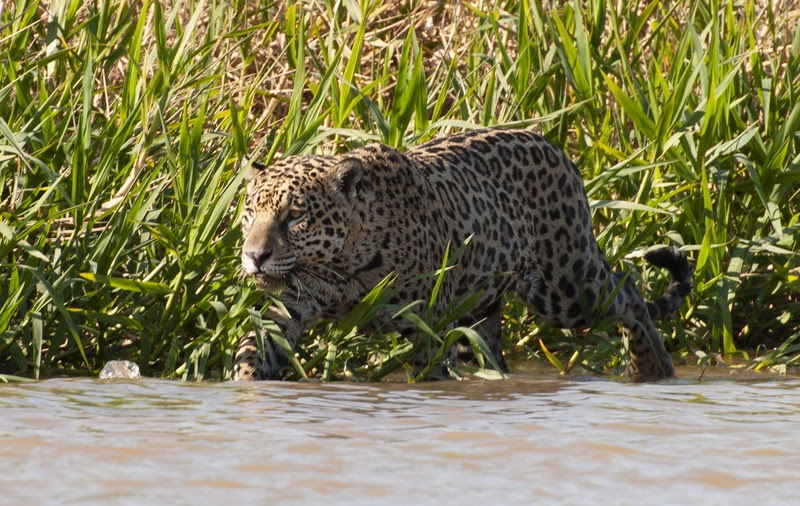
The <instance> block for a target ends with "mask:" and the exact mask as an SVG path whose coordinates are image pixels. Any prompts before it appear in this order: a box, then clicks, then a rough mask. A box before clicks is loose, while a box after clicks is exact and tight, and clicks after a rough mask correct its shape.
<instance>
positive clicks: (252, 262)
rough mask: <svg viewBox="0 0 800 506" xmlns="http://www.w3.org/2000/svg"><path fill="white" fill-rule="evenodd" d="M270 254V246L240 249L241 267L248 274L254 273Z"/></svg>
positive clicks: (262, 265)
mask: <svg viewBox="0 0 800 506" xmlns="http://www.w3.org/2000/svg"><path fill="white" fill-rule="evenodd" d="M271 256H272V248H269V247H264V248H258V249H246V250H243V251H242V267H243V268H244V271H245V272H246V273H248V274H256V273H258V272H260V271H261V270H262V268H263V267H264V264H265V263H266V262H267V260H269V258H270V257H271Z"/></svg>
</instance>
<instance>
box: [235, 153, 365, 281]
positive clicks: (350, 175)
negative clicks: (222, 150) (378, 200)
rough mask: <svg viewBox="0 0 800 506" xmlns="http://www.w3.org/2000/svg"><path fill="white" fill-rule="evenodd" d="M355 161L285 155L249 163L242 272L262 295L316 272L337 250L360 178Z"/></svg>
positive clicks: (352, 212) (352, 211) (342, 241)
mask: <svg viewBox="0 0 800 506" xmlns="http://www.w3.org/2000/svg"><path fill="white" fill-rule="evenodd" d="M363 168H364V167H363V165H362V163H361V162H360V161H359V160H357V159H355V158H323V157H315V156H290V157H287V158H286V159H284V160H281V161H279V162H276V163H275V164H273V165H271V166H263V165H260V164H253V165H252V166H251V168H250V170H249V172H248V174H247V176H246V180H247V199H246V201H245V208H244V212H243V213H242V233H243V234H244V246H243V247H242V269H243V270H244V272H245V273H246V274H248V275H251V276H253V277H254V278H255V279H256V282H257V283H258V285H259V286H260V287H261V288H262V289H264V290H265V291H270V292H274V291H278V290H280V289H281V288H283V287H285V286H287V285H290V286H291V285H292V281H293V280H296V279H297V278H298V276H301V277H304V276H303V275H304V274H308V273H309V272H311V273H313V272H314V271H319V270H320V269H319V266H325V265H326V264H329V263H330V262H331V260H332V259H333V258H334V257H336V255H337V254H338V253H339V252H340V251H341V250H342V248H343V247H344V245H345V241H346V240H347V237H348V235H349V233H350V229H351V222H352V220H353V219H354V217H355V215H356V213H355V205H354V204H355V197H356V186H357V184H358V181H359V180H360V178H361V175H362V173H363Z"/></svg>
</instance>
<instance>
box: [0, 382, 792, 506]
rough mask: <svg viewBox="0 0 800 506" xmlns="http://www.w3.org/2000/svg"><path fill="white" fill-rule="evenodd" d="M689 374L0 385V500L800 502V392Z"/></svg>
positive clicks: (769, 384)
mask: <svg viewBox="0 0 800 506" xmlns="http://www.w3.org/2000/svg"><path fill="white" fill-rule="evenodd" d="M696 373H697V371H689V372H686V371H683V372H680V373H679V377H680V378H683V379H678V380H673V381H668V382H661V383H655V384H652V383H651V384H631V383H625V382H622V381H616V380H610V379H592V378H571V379H570V378H566V379H565V378H559V377H552V376H547V375H516V376H513V377H511V378H510V379H507V380H502V381H481V380H471V381H462V382H456V381H445V382H433V383H426V384H421V385H406V384H397V383H381V384H354V383H334V384H324V385H323V384H318V383H317V384H314V383H274V382H264V383H254V384H244V385H243V384H234V383H206V384H189V383H179V382H174V381H163V380H154V379H142V380H135V381H134V380H117V381H99V380H91V379H79V380H75V379H54V380H47V381H42V382H38V383H28V384H16V385H14V384H12V385H0V504H159V503H160V504H163V503H169V504H189V503H193V504H196V503H200V504H211V503H213V504H236V503H237V501H241V502H242V503H245V504H253V503H260V504H275V503H280V504H309V503H312V502H314V503H323V504H345V503H346V504H348V505H352V504H356V505H357V504H364V505H371V504H437V505H441V504H451V503H455V504H467V505H469V504H476V505H477V504H598V503H604V504H637V505H638V504H686V503H687V502H688V503H695V504H697V503H702V504H752V503H754V502H757V503H771V504H782V503H783V504H785V503H791V502H795V501H797V500H798V492H797V486H796V484H797V477H798V473H800V448H798V443H799V442H800V381H798V380H797V379H782V380H781V379H776V377H775V376H767V375H765V376H761V378H763V379H762V380H752V379H749V378H748V379H744V380H743V379H741V377H737V376H731V377H730V378H732V379H729V376H728V373H723V374H722V375H721V377H722V378H724V379H720V378H712V379H711V380H709V379H708V377H709V376H708V375H706V377H704V379H702V380H699V381H698V380H696V379H691V378H696V377H697V376H699V375H698V374H696ZM737 378H738V379H737ZM764 379H766V381H765V380H764Z"/></svg>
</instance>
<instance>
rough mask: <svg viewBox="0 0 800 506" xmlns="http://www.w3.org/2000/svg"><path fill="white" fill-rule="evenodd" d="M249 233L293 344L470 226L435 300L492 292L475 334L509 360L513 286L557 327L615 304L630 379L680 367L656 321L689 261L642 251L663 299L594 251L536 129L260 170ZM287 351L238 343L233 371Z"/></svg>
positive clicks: (567, 174) (565, 163) (295, 159)
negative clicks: (506, 346)
mask: <svg viewBox="0 0 800 506" xmlns="http://www.w3.org/2000/svg"><path fill="white" fill-rule="evenodd" d="M242 230H243V232H244V237H245V243H244V247H243V248H242V266H243V269H244V271H245V272H246V273H247V274H248V275H252V276H253V277H254V278H255V280H256V282H257V283H258V284H259V286H261V287H262V288H263V289H264V290H267V291H270V292H276V291H278V290H281V295H280V299H281V301H282V302H283V303H284V304H285V306H286V307H287V308H288V310H289V314H290V317H286V316H285V315H284V314H282V313H279V312H278V311H273V313H272V314H271V315H269V317H270V318H273V319H274V320H275V321H276V323H277V324H278V325H279V326H280V327H281V329H282V330H283V332H284V334H285V336H286V338H287V340H288V342H289V343H290V345H291V346H294V344H295V342H296V341H297V338H298V336H299V335H300V334H301V333H302V332H303V330H304V329H306V328H307V327H308V326H309V325H311V324H312V323H313V322H314V321H316V320H318V319H319V318H331V319H336V318H341V317H342V316H343V315H345V314H347V312H348V311H349V310H350V309H352V308H353V307H354V305H355V304H356V303H358V301H359V300H361V298H362V297H363V296H364V295H365V294H366V291H367V290H368V289H369V288H370V287H372V286H374V285H375V284H377V283H378V282H379V281H380V280H381V279H383V278H384V276H386V275H387V274H389V273H392V272H393V273H395V274H397V275H398V277H399V278H400V279H404V280H407V279H414V277H415V276H416V275H417V274H420V273H426V272H433V271H435V270H436V269H437V268H438V267H439V265H440V263H441V261H442V258H443V257H444V254H445V249H446V247H447V245H448V242H449V243H451V244H454V245H460V244H462V242H463V241H464V240H465V239H467V237H469V236H470V235H472V236H473V238H472V240H471V242H470V243H469V245H468V247H467V249H466V251H465V252H464V254H463V256H462V257H461V258H460V259H459V265H458V267H457V268H455V269H453V270H452V271H450V272H449V273H448V275H447V276H446V277H445V282H444V284H443V286H442V288H441V291H440V295H439V302H438V303H439V304H440V306H441V307H445V306H447V305H448V304H449V303H451V302H452V301H453V300H455V298H457V297H458V296H459V295H462V294H464V293H466V292H468V291H470V290H473V289H475V288H476V287H480V288H481V289H483V290H484V291H485V295H484V296H483V298H482V299H481V301H480V302H479V303H478V305H477V306H476V307H477V308H478V309H477V311H476V312H475V313H474V314H473V315H472V317H473V318H474V320H475V321H480V320H482V321H483V322H482V324H481V328H480V330H481V332H482V334H483V336H484V338H485V339H486V341H487V343H488V344H489V346H490V348H491V349H492V352H493V354H494V357H495V358H496V360H497V362H498V363H499V364H500V366H501V367H502V368H503V369H506V365H505V361H504V359H503V355H502V350H501V346H500V326H501V318H500V310H501V304H500V301H501V297H502V295H503V294H504V293H505V292H506V291H507V290H515V291H517V292H518V293H519V295H520V297H521V298H522V300H523V301H524V302H525V304H526V305H527V306H528V307H529V308H530V310H531V311H532V312H533V313H535V314H536V315H538V316H539V317H541V318H542V319H543V320H544V321H546V322H547V323H549V324H551V325H553V326H557V327H563V328H582V327H586V326H587V325H588V324H590V323H591V320H592V319H594V318H595V317H598V316H602V315H600V314H599V313H600V311H601V308H607V309H606V310H605V315H614V316H616V317H617V318H618V319H619V322H620V324H621V326H622V327H623V330H624V331H625V333H626V334H627V335H628V336H629V348H630V355H631V366H632V369H633V374H634V375H635V377H637V378H639V379H658V378H664V377H670V376H673V375H674V369H673V365H672V360H671V359H670V356H669V354H668V353H667V351H666V349H665V348H664V343H663V340H662V338H661V336H660V334H659V332H658V331H657V330H656V328H655V327H654V325H653V322H652V320H654V319H662V318H666V317H667V316H669V315H670V314H671V313H673V312H674V311H676V310H677V308H678V306H679V305H680V303H681V301H682V300H683V299H684V298H685V297H686V295H687V294H688V293H689V291H690V290H691V286H692V285H691V271H690V269H689V265H688V263H687V261H686V258H685V257H684V256H683V255H682V254H681V253H680V252H678V250H676V249H674V248H663V249H660V250H657V251H655V252H653V253H651V254H649V255H648V256H647V259H648V260H649V261H650V262H651V263H653V264H654V265H657V266H659V267H664V268H667V269H668V270H669V271H670V273H671V275H672V282H671V284H670V286H669V288H668V289H667V291H666V293H665V294H664V295H663V296H662V297H660V298H658V299H656V300H654V301H651V302H645V300H644V299H643V298H642V295H641V294H640V292H639V291H638V290H637V288H636V286H635V285H634V283H633V280H632V279H631V278H630V277H628V276H627V275H626V274H624V273H615V272H613V271H612V270H611V268H610V266H609V263H608V261H607V260H606V258H605V256H604V255H603V253H602V252H601V251H600V250H599V248H598V246H597V242H596V240H595V237H594V234H593V232H592V221H591V216H590V213H589V202H588V200H587V198H586V193H585V190H584V186H583V180H582V179H581V175H580V172H579V171H578V169H577V167H576V166H575V165H574V164H573V163H572V162H571V161H570V160H569V159H568V158H567V157H566V155H564V154H563V153H562V152H561V151H559V150H558V149H557V148H555V147H554V146H553V145H552V144H551V143H550V142H549V141H548V140H546V139H545V138H544V137H542V136H540V135H537V134H534V133H531V132H527V131H503V130H480V131H472V132H468V133H462V134H458V135H453V136H450V137H443V138H440V139H436V140H433V141H431V142H428V143H425V144H423V145H421V146H418V147H416V148H413V149H410V150H409V151H407V152H406V153H401V152H399V151H397V150H395V149H393V148H390V147H388V146H383V145H370V146H367V147H364V148H360V149H357V150H354V151H351V152H349V153H347V154H344V155H340V156H334V157H317V156H291V157H287V158H286V159H284V160H281V161H279V162H277V163H276V164H274V165H272V166H270V167H261V166H256V168H254V169H253V170H252V171H251V173H250V174H249V176H248V190H247V201H246V205H245V211H244V213H243V216H242ZM432 283H433V281H432V280H431V279H430V278H418V279H416V281H412V282H411V283H410V284H408V285H406V286H404V287H403V288H402V289H400V290H398V291H397V293H396V294H395V295H394V298H393V300H392V301H391V302H393V303H396V304H401V305H404V304H407V303H410V302H412V301H414V300H418V299H425V298H427V297H428V295H429V294H430V291H431V288H432ZM612 296H613V300H610V299H611V297H612ZM400 330H402V329H400ZM449 356H451V358H452V353H451V354H450V355H449ZM287 362H288V361H287V360H286V357H285V355H284V354H283V352H282V351H281V350H280V348H279V347H278V346H276V345H275V343H274V342H273V341H272V339H271V337H269V336H267V337H266V338H265V342H264V353H263V354H262V353H259V347H258V346H256V343H255V335H254V334H251V335H249V336H248V337H246V338H245V339H244V340H243V341H242V342H241V343H240V346H239V349H238V352H237V354H236V360H235V365H234V379H240V380H244V379H269V378H275V377H276V376H277V375H278V373H279V371H280V369H281V367H283V366H284V365H286V364H287Z"/></svg>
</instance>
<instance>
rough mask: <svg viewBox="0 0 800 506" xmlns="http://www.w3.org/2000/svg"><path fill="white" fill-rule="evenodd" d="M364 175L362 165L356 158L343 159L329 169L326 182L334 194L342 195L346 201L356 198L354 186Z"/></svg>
mask: <svg viewBox="0 0 800 506" xmlns="http://www.w3.org/2000/svg"><path fill="white" fill-rule="evenodd" d="M363 174H364V164H363V163H362V162H361V160H359V159H358V158H345V159H344V160H342V161H341V162H339V163H337V164H336V165H334V166H333V167H331V168H330V170H329V171H328V174H327V180H328V182H329V184H330V186H331V188H332V189H333V191H335V192H339V193H342V194H344V196H345V198H347V200H348V201H350V202H352V201H353V200H354V199H355V198H356V186H357V185H358V182H359V181H360V180H361V176H362V175H363Z"/></svg>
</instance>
